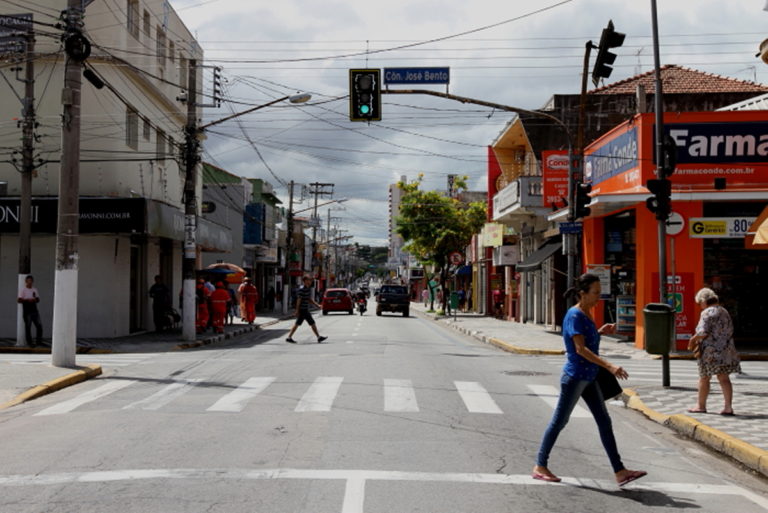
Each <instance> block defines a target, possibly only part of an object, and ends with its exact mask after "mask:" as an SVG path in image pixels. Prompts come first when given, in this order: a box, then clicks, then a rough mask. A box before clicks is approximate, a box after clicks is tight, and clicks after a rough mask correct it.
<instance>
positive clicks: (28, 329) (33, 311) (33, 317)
mask: <svg viewBox="0 0 768 513" xmlns="http://www.w3.org/2000/svg"><path fill="white" fill-rule="evenodd" d="M22 317H23V319H24V335H25V337H26V342H27V345H30V346H32V345H35V344H42V342H43V324H42V323H41V322H40V313H39V312H38V311H37V308H24V311H23V315H22ZM32 324H34V325H35V331H36V332H37V339H36V342H35V343H33V342H32Z"/></svg>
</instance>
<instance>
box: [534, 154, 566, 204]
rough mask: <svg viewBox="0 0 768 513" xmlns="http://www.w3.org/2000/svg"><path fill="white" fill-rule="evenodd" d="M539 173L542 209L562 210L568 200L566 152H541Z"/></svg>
mask: <svg viewBox="0 0 768 513" xmlns="http://www.w3.org/2000/svg"><path fill="white" fill-rule="evenodd" d="M541 160H542V165H541V173H542V182H543V184H544V194H543V195H542V197H543V205H542V206H544V207H555V208H564V207H566V206H567V203H566V202H565V201H564V200H567V198H568V152H567V151H542V152H541Z"/></svg>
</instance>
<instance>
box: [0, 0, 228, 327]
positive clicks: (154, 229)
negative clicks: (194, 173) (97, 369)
mask: <svg viewBox="0 0 768 513" xmlns="http://www.w3.org/2000/svg"><path fill="white" fill-rule="evenodd" d="M86 4H87V8H86V11H85V18H84V20H85V26H84V29H83V34H84V35H85V37H86V38H87V39H88V40H89V41H90V42H91V44H92V53H91V55H90V57H89V58H88V59H87V61H86V65H87V66H88V67H90V68H92V69H93V70H95V72H96V73H97V74H98V76H100V77H101V78H102V79H103V81H104V82H105V83H106V87H104V88H102V89H97V88H95V87H94V85H93V84H92V83H90V82H89V81H87V80H83V84H82V114H81V119H82V123H81V165H80V233H81V235H80V237H79V269H80V271H79V285H78V286H79V291H80V293H79V297H78V298H77V300H78V310H77V311H78V320H77V326H78V336H79V337H115V336H122V335H126V334H128V333H131V332H137V331H142V330H146V329H153V326H152V315H151V304H150V300H149V298H148V296H147V290H148V288H149V286H150V285H151V283H152V281H153V277H154V275H156V274H159V275H161V276H162V277H163V280H164V281H165V283H166V284H167V285H168V286H169V287H170V288H171V290H172V291H173V295H174V299H176V297H175V296H176V292H177V291H179V290H180V288H181V259H182V255H181V245H182V242H181V241H182V240H183V237H184V215H183V213H184V212H183V203H182V193H183V184H184V178H185V175H184V169H183V167H181V166H180V164H179V162H180V159H179V155H180V150H181V147H182V146H181V145H182V143H183V142H184V141H183V128H184V125H185V123H186V121H187V106H186V104H185V103H183V101H180V100H179V99H178V98H181V97H183V95H182V92H183V91H185V89H186V87H187V80H188V70H189V61H190V59H197V61H198V62H201V61H202V52H201V50H200V48H199V46H198V44H197V42H196V41H195V39H194V37H193V36H192V34H191V33H190V32H189V30H187V28H186V27H185V26H184V25H183V23H182V22H181V20H180V18H179V17H178V16H177V15H176V13H175V12H174V11H173V9H172V8H171V7H170V5H169V4H168V2H164V1H163V0H128V1H125V0H123V1H122V2H120V4H119V5H118V3H115V2H111V1H107V0H94V1H92V2H90V3H88V2H86ZM66 7H67V2H66V0H36V2H35V3H34V9H30V11H34V12H33V14H34V19H35V20H41V21H46V22H50V19H49V18H48V17H46V16H43V15H42V14H41V13H50V14H51V15H52V16H55V17H58V16H59V14H60V13H61V11H63V10H65V9H66ZM9 14H10V13H9ZM12 14H17V13H12ZM39 28H40V27H39V26H35V30H36V31H37V30H38V29H39ZM51 31H55V30H53V29H45V30H42V31H40V33H38V34H37V35H36V42H35V53H34V60H33V62H34V66H35V75H36V76H37V80H36V82H35V105H36V109H37V121H38V123H39V127H38V128H37V130H36V135H37V136H38V139H37V142H36V143H35V146H36V147H35V155H36V157H38V156H39V158H41V159H42V160H43V162H42V163H40V165H38V166H37V168H36V169H35V172H34V174H33V180H32V197H33V219H32V245H31V246H32V274H33V275H34V276H35V280H36V285H37V287H38V289H39V290H40V294H41V297H42V301H41V303H40V305H39V307H40V312H41V317H42V320H43V326H44V329H45V336H46V338H48V337H50V333H51V320H52V309H53V293H54V291H53V278H54V270H55V245H56V235H55V231H56V213H57V201H58V199H57V197H58V184H59V163H58V161H59V157H60V152H61V149H60V146H61V129H60V126H61V114H62V104H61V98H62V86H63V72H64V61H65V59H64V53H63V50H62V48H61V43H60V41H59V39H58V38H55V37H49V36H46V35H44V34H43V32H46V33H47V32H51ZM22 66H23V64H22ZM0 72H2V73H4V74H5V75H6V79H7V80H6V81H3V83H2V84H1V85H0V87H3V88H5V91H4V92H5V94H3V95H2V100H0V112H2V117H0V119H1V120H3V121H2V123H1V124H0V125H1V126H2V130H0V147H3V148H15V147H20V141H21V130H20V129H19V128H18V127H17V125H16V121H13V119H14V118H16V117H18V115H19V114H18V113H19V110H20V108H21V105H20V104H19V101H18V100H17V99H16V97H15V95H14V94H13V92H11V91H10V87H9V83H10V84H12V85H15V86H16V89H17V93H19V92H21V95H23V85H21V83H20V82H17V81H16V80H15V77H14V75H13V71H12V69H11V68H10V67H8V66H5V67H2V68H0ZM197 81H198V84H201V83H202V73H200V72H198V73H197ZM198 88H199V87H198ZM199 115H200V114H199V111H198V116H199ZM6 120H7V121H6ZM0 160H3V161H7V160H8V159H7V158H5V159H0ZM0 180H2V181H6V182H8V186H7V196H5V197H0V212H3V215H0V337H7V338H14V337H15V333H16V311H17V308H16V302H15V298H16V290H15V288H16V284H17V278H16V276H17V274H18V270H19V268H18V266H17V262H18V258H19V253H18V252H19V238H18V211H19V195H20V183H21V181H20V173H19V172H17V170H16V169H15V168H14V167H13V166H12V165H11V164H8V163H0ZM201 186H202V183H201V180H200V179H198V191H197V197H198V198H200V197H201V193H200V191H201ZM198 244H200V245H201V246H202V247H203V248H207V249H219V250H222V249H228V248H229V247H231V244H232V239H231V235H230V234H229V233H228V231H226V230H222V229H221V228H220V227H218V226H217V225H214V224H212V223H210V222H206V221H204V220H201V222H200V224H199V225H198ZM57 292H59V293H66V291H57ZM73 299H74V298H73ZM174 303H175V304H178V303H176V301H174Z"/></svg>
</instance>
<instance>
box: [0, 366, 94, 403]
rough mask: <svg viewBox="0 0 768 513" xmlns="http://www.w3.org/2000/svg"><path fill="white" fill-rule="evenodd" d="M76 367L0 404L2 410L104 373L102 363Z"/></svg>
mask: <svg viewBox="0 0 768 513" xmlns="http://www.w3.org/2000/svg"><path fill="white" fill-rule="evenodd" d="M74 369H76V370H73V371H72V372H69V373H68V374H65V375H63V376H60V377H58V378H55V379H52V380H49V381H46V382H45V383H42V384H40V385H37V386H34V387H32V388H30V389H29V390H26V391H25V392H22V393H21V394H19V395H18V396H16V397H14V398H13V399H11V400H10V401H8V402H6V403H3V404H0V410H4V409H7V408H11V407H13V406H17V405H19V404H22V403H25V402H27V401H32V400H33V399H37V398H38V397H42V396H44V395H48V394H51V393H53V392H56V391H57V390H61V389H63V388H67V387H70V386H72V385H76V384H78V383H82V382H83V381H87V380H89V379H91V378H95V377H96V376H99V375H101V373H102V368H101V365H98V364H95V363H92V364H88V365H84V366H78V367H75V368H74ZM62 370H64V369H62ZM69 370H72V369H69Z"/></svg>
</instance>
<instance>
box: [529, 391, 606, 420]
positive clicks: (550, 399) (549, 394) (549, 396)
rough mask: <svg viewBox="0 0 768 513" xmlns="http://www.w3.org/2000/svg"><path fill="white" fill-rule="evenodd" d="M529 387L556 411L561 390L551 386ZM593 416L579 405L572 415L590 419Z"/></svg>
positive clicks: (572, 416)
mask: <svg viewBox="0 0 768 513" xmlns="http://www.w3.org/2000/svg"><path fill="white" fill-rule="evenodd" d="M527 387H528V389H529V390H530V391H531V392H533V393H534V394H536V395H537V396H539V397H541V399H542V400H543V401H544V402H545V403H547V404H548V405H550V406H551V407H552V409H555V407H556V406H557V400H558V398H559V397H560V390H558V389H557V388H556V387H553V386H551V385H527ZM591 416H592V415H591V414H590V413H589V412H588V411H587V410H586V409H584V408H582V407H581V406H579V405H578V404H577V405H576V407H575V408H574V409H573V412H572V413H571V418H588V417H591Z"/></svg>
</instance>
